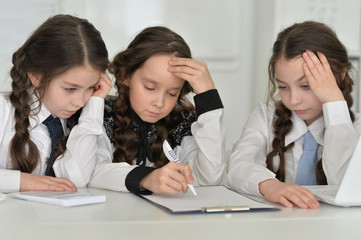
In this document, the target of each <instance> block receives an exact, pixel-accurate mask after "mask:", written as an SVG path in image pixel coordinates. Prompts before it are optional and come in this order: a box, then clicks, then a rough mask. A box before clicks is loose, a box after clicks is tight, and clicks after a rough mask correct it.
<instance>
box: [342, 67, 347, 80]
mask: <svg viewBox="0 0 361 240" xmlns="http://www.w3.org/2000/svg"><path fill="white" fill-rule="evenodd" d="M346 72H347V69H346V68H344V69H343V71H342V81H343V80H344V79H345V76H346Z"/></svg>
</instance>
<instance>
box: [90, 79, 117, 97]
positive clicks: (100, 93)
mask: <svg viewBox="0 0 361 240" xmlns="http://www.w3.org/2000/svg"><path fill="white" fill-rule="evenodd" d="M112 86H113V82H112V80H111V79H110V77H109V76H108V74H106V73H102V74H101V75H100V79H99V82H98V84H97V85H96V86H95V90H94V92H93V94H92V96H96V97H101V98H105V97H106V96H107V95H108V93H109V92H110V89H112Z"/></svg>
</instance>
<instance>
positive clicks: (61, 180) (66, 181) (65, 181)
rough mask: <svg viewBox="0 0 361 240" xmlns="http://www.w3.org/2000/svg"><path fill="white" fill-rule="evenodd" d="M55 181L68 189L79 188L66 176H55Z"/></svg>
mask: <svg viewBox="0 0 361 240" xmlns="http://www.w3.org/2000/svg"><path fill="white" fill-rule="evenodd" d="M54 181H55V182H56V183H57V184H59V185H61V186H63V187H65V188H67V189H72V190H75V191H76V190H77V188H76V186H75V185H74V183H72V182H71V181H70V180H69V179H66V178H54Z"/></svg>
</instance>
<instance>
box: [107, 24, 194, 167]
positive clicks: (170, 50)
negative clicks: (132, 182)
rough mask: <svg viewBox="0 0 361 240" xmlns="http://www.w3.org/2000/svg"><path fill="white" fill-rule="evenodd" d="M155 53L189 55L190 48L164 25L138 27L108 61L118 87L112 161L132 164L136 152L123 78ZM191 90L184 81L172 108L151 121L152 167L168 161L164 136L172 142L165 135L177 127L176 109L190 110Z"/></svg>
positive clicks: (192, 107) (127, 96)
mask: <svg viewBox="0 0 361 240" xmlns="http://www.w3.org/2000/svg"><path fill="white" fill-rule="evenodd" d="M157 54H169V55H174V56H177V57H184V58H191V51H190V49H189V47H188V45H187V44H186V42H185V41H184V40H183V38H182V37H181V36H179V35H178V34H177V33H175V32H173V31H171V30H170V29H168V28H166V27H161V26H155V27H149V28H146V29H144V30H143V31H141V32H140V33H139V34H138V35H137V36H136V37H135V38H134V40H133V41H132V42H131V43H130V44H129V46H128V48H127V49H126V50H124V51H122V52H120V53H118V54H117V55H116V56H115V57H114V60H113V61H112V63H111V65H110V72H111V73H113V74H114V76H115V78H116V82H115V87H116V88H117V90H118V98H117V100H116V102H115V104H114V129H113V136H114V138H113V141H114V147H115V151H114V154H113V155H114V156H113V157H114V158H113V162H128V163H129V164H132V162H133V160H134V159H135V158H136V155H137V153H138V144H137V143H136V141H135V139H136V133H135V132H134V131H133V129H132V128H131V126H130V123H131V116H130V102H129V88H128V86H126V85H125V84H124V82H125V80H126V79H130V78H131V76H132V75H133V74H134V72H135V71H137V69H139V68H140V67H141V66H142V65H143V64H144V62H145V61H146V60H147V59H148V58H150V57H151V56H153V55H157ZM191 90H192V89H191V87H190V85H189V83H188V82H185V83H184V85H183V88H182V90H181V93H180V95H179V98H178V100H177V103H176V105H175V107H174V109H173V110H172V111H171V113H170V114H169V115H168V116H167V117H165V118H164V119H161V120H159V121H158V122H157V123H156V124H155V126H156V129H157V135H158V138H157V140H156V141H155V142H154V143H153V144H152V154H153V159H154V165H155V166H156V167H161V166H163V165H164V164H166V163H167V162H168V161H167V160H166V157H165V156H164V154H163V151H162V148H161V146H162V142H163V141H164V140H165V139H168V141H169V142H170V143H171V144H172V139H171V138H169V136H170V135H171V134H172V133H173V131H174V130H175V128H176V127H177V118H178V115H179V113H180V112H182V111H188V112H190V111H193V110H194V106H193V105H192V104H191V103H190V102H189V101H188V100H187V99H186V98H185V95H186V94H187V93H189V92H190V91H191Z"/></svg>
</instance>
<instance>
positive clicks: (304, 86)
mask: <svg viewBox="0 0 361 240" xmlns="http://www.w3.org/2000/svg"><path fill="white" fill-rule="evenodd" d="M302 88H304V89H310V85H308V84H304V85H302Z"/></svg>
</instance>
